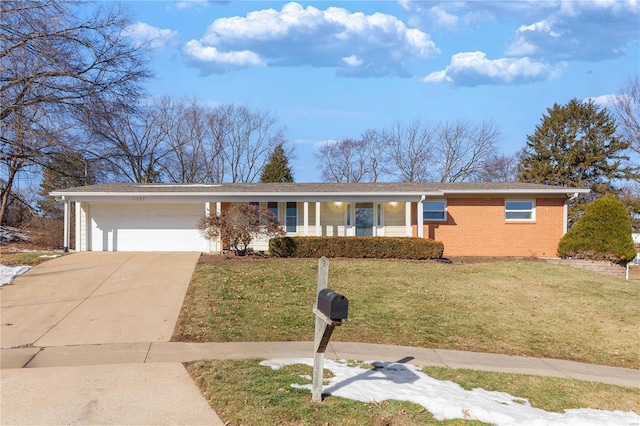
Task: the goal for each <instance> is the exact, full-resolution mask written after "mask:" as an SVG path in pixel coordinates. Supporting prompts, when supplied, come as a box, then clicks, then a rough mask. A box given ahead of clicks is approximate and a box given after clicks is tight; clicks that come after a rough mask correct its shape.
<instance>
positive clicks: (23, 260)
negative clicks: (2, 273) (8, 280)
mask: <svg viewBox="0 0 640 426" xmlns="http://www.w3.org/2000/svg"><path fill="white" fill-rule="evenodd" d="M62 255H63V253H60V252H53V251H28V252H16V253H2V254H0V263H1V264H3V265H7V266H19V265H25V266H36V265H39V264H41V263H44V262H46V261H47V260H51V259H52V258H51V257H42V256H62Z"/></svg>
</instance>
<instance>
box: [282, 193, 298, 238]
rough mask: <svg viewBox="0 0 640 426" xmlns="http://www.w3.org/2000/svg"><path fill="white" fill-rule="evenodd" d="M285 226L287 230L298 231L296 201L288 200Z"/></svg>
mask: <svg viewBox="0 0 640 426" xmlns="http://www.w3.org/2000/svg"><path fill="white" fill-rule="evenodd" d="M285 228H286V229H285V231H287V232H297V231H298V203H296V202H290V201H288V202H287V209H286V216H285Z"/></svg>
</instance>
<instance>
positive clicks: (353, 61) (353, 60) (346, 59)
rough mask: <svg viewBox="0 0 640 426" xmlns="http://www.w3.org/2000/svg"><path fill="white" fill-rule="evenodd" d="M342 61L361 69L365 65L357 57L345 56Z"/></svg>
mask: <svg viewBox="0 0 640 426" xmlns="http://www.w3.org/2000/svg"><path fill="white" fill-rule="evenodd" d="M342 60H343V61H344V63H345V64H347V65H348V66H350V67H359V66H360V65H362V63H363V62H362V59H360V58H358V57H357V56H356V55H351V56H345V57H344V58H342Z"/></svg>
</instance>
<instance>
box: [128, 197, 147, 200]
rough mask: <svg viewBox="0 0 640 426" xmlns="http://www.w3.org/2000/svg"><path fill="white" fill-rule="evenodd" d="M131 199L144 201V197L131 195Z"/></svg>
mask: <svg viewBox="0 0 640 426" xmlns="http://www.w3.org/2000/svg"><path fill="white" fill-rule="evenodd" d="M131 201H144V197H131Z"/></svg>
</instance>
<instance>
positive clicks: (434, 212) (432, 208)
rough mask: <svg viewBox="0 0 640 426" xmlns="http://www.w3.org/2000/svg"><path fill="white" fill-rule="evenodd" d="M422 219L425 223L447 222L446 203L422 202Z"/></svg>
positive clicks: (435, 201) (438, 201) (440, 201)
mask: <svg viewBox="0 0 640 426" xmlns="http://www.w3.org/2000/svg"><path fill="white" fill-rule="evenodd" d="M422 219H423V220H424V221H425V222H426V221H445V220H447V201H446V200H433V201H423V202H422Z"/></svg>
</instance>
